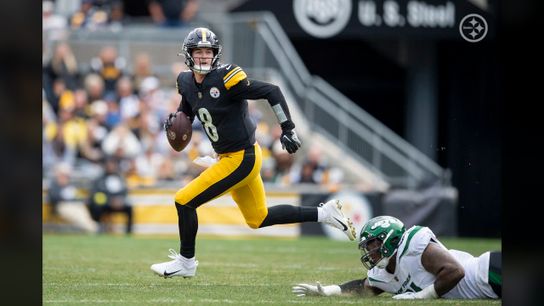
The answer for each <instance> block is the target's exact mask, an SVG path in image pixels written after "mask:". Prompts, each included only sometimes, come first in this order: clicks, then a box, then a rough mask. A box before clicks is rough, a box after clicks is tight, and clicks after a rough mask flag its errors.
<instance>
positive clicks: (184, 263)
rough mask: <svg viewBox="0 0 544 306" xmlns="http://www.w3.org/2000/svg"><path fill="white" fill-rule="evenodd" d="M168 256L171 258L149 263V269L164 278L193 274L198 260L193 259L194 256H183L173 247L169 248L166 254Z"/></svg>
mask: <svg viewBox="0 0 544 306" xmlns="http://www.w3.org/2000/svg"><path fill="white" fill-rule="evenodd" d="M168 257H170V258H172V259H173V260H171V261H167V262H161V263H157V264H154V265H151V270H153V272H155V273H157V274H158V275H159V276H162V277H164V278H168V277H174V276H183V277H185V278H187V277H193V276H195V274H196V267H197V266H198V260H195V258H194V257H193V258H185V257H183V256H181V255H180V254H178V253H177V252H176V251H174V250H173V249H170V255H168Z"/></svg>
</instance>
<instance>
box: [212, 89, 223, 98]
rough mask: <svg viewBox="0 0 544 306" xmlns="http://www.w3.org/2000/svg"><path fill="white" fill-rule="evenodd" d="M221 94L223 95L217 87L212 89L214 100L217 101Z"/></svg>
mask: <svg viewBox="0 0 544 306" xmlns="http://www.w3.org/2000/svg"><path fill="white" fill-rule="evenodd" d="M220 94H221V93H220V92H219V89H217V87H212V88H211V89H210V96H212V98H216V99H217V98H219V95H220Z"/></svg>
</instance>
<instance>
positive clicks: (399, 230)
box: [359, 216, 406, 270]
mask: <svg viewBox="0 0 544 306" xmlns="http://www.w3.org/2000/svg"><path fill="white" fill-rule="evenodd" d="M405 231H406V228H405V227H404V224H403V223H402V222H401V221H400V220H399V219H397V218H395V217H391V216H379V217H374V218H372V219H370V220H368V222H367V223H366V224H365V225H364V226H363V228H362V229H361V233H360V235H359V250H360V251H361V255H362V256H361V262H362V263H363V266H365V268H367V269H368V270H370V269H372V268H374V267H378V268H380V269H385V267H386V266H387V264H389V258H391V256H393V255H394V254H396V251H397V249H398V247H399V244H400V240H401V238H402V235H403V234H404V232H405ZM376 239H377V240H378V241H379V242H381V243H378V246H377V247H375V246H374V245H373V246H372V247H373V248H372V249H370V250H369V249H368V248H369V244H370V243H371V242H373V241H375V240H376ZM373 257H374V259H373Z"/></svg>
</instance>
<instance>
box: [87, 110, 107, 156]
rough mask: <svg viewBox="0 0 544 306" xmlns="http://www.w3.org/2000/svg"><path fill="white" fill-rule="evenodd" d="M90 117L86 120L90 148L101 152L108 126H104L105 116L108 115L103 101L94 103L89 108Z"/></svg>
mask: <svg viewBox="0 0 544 306" xmlns="http://www.w3.org/2000/svg"><path fill="white" fill-rule="evenodd" d="M90 109H91V117H90V118H89V119H88V120H87V126H88V127H89V136H90V139H91V140H90V141H91V146H92V147H93V148H95V149H98V150H102V142H103V141H104V139H105V138H106V135H108V132H109V130H108V126H107V125H106V115H107V114H108V104H107V103H106V102H105V101H103V100H96V101H94V102H93V103H92V104H91V106H90Z"/></svg>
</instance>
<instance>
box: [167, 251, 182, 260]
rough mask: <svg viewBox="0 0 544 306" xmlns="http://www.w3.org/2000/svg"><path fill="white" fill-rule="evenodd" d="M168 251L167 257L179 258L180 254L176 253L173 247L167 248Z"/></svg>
mask: <svg viewBox="0 0 544 306" xmlns="http://www.w3.org/2000/svg"><path fill="white" fill-rule="evenodd" d="M168 251H169V252H170V255H168V257H170V258H172V259H178V260H181V259H182V258H181V254H178V252H176V251H175V250H174V249H169V250H168Z"/></svg>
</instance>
